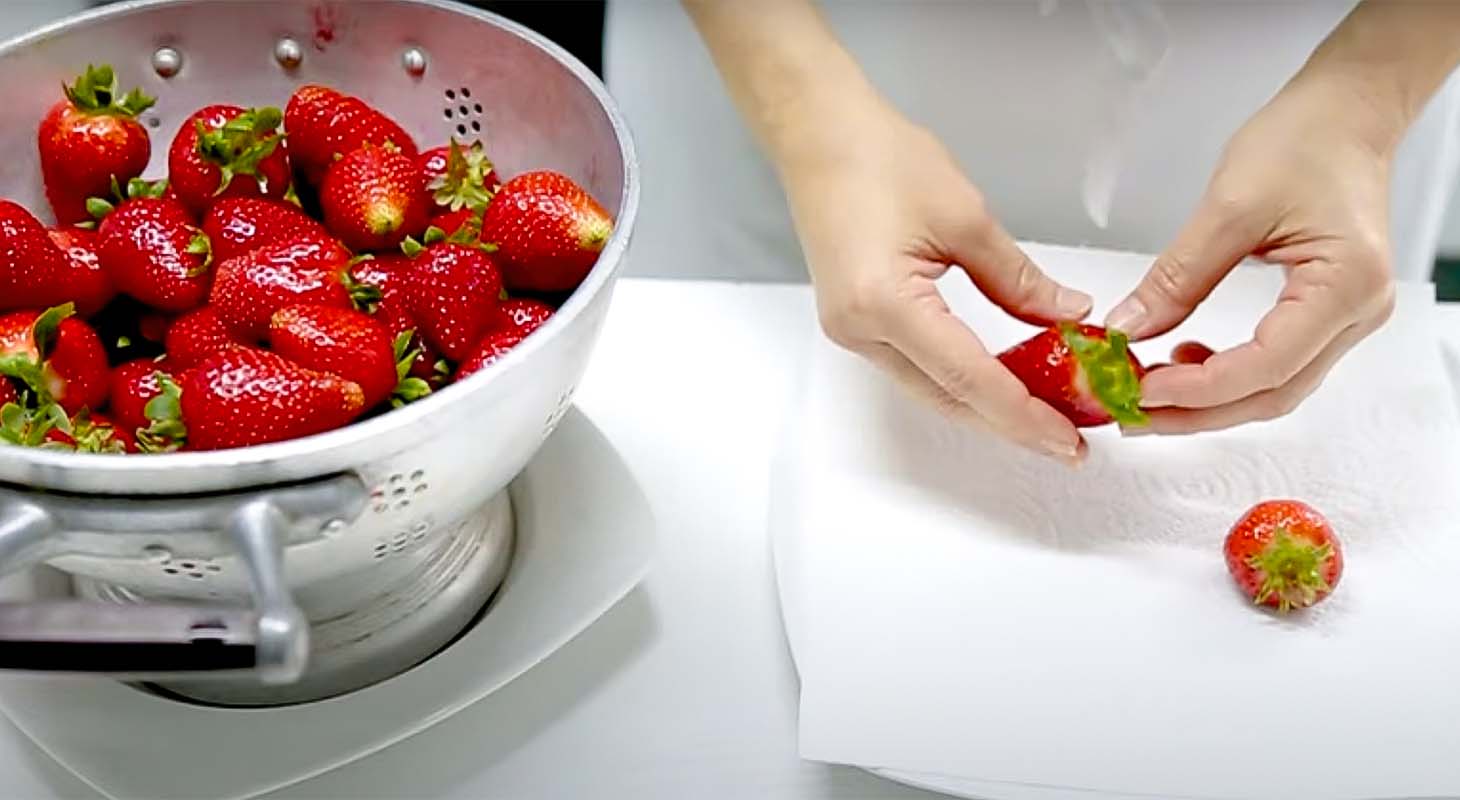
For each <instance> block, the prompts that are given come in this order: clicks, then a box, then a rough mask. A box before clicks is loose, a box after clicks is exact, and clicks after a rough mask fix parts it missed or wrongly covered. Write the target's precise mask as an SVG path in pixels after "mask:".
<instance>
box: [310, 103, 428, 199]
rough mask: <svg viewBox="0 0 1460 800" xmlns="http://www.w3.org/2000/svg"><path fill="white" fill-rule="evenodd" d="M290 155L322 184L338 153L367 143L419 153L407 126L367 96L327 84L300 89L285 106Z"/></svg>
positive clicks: (412, 154)
mask: <svg viewBox="0 0 1460 800" xmlns="http://www.w3.org/2000/svg"><path fill="white" fill-rule="evenodd" d="M284 129H285V130H286V131H287V132H288V134H289V141H290V148H291V157H292V159H293V161H294V164H295V166H296V167H297V168H298V169H299V170H300V171H301V172H303V174H304V176H305V179H306V180H307V181H308V182H309V183H310V185H312V186H318V185H319V184H320V182H321V181H322V180H323V179H324V174H325V171H326V170H328V169H329V168H330V165H331V164H333V163H334V160H335V159H336V157H339V156H343V155H345V154H347V153H350V152H352V151H354V150H357V149H359V148H360V147H361V146H362V145H365V144H371V145H375V146H376V147H381V146H384V145H385V144H387V143H390V144H393V145H395V146H396V148H398V149H399V150H400V151H401V152H402V153H404V154H405V155H406V157H408V158H411V159H414V158H415V157H416V153H417V150H416V143H415V141H414V140H413V139H412V138H411V136H410V134H408V133H406V131H405V129H404V128H402V127H401V126H400V125H399V124H397V123H396V122H395V121H394V120H392V119H391V118H390V117H388V116H386V115H385V114H383V113H381V112H380V111H378V110H376V109H374V108H371V107H370V106H369V105H367V104H366V103H365V102H364V101H362V100H360V99H358V98H355V97H350V96H347V95H344V94H341V93H339V92H337V91H335V90H333V89H329V88H327V87H323V86H315V85H306V86H301V87H299V88H298V89H296V90H295V92H294V95H293V96H292V97H290V98H289V104H288V106H286V107H285V109H284Z"/></svg>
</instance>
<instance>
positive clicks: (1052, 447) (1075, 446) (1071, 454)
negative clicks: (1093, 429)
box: [1044, 439, 1080, 458]
mask: <svg viewBox="0 0 1460 800" xmlns="http://www.w3.org/2000/svg"><path fill="white" fill-rule="evenodd" d="M1044 449H1045V450H1046V451H1048V452H1049V454H1050V455H1053V456H1058V457H1060V458H1075V457H1077V456H1078V455H1079V449H1080V445H1079V443H1078V442H1075V443H1071V442H1064V441H1058V440H1055V439H1049V440H1047V441H1045V443H1044Z"/></svg>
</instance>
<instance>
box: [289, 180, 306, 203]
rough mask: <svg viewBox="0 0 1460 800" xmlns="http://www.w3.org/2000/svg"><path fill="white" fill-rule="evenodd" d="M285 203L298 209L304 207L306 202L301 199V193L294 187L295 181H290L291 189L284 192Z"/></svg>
mask: <svg viewBox="0 0 1460 800" xmlns="http://www.w3.org/2000/svg"><path fill="white" fill-rule="evenodd" d="M284 202H286V203H293V204H294V206H295V207H296V208H303V207H304V201H303V200H300V199H299V191H298V190H297V189H296V188H295V187H294V181H289V187H288V188H287V189H285V190H284Z"/></svg>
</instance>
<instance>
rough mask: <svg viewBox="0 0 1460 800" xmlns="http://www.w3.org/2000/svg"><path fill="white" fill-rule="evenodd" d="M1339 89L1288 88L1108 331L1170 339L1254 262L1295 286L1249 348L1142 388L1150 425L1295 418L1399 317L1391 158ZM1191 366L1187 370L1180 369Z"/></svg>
mask: <svg viewBox="0 0 1460 800" xmlns="http://www.w3.org/2000/svg"><path fill="white" fill-rule="evenodd" d="M1354 105H1355V97H1354V96H1352V95H1351V94H1349V93H1347V92H1346V91H1345V89H1344V87H1343V86H1341V85H1336V84H1324V85H1311V84H1308V85H1302V86H1290V87H1288V88H1287V89H1285V90H1284V91H1283V92H1282V93H1280V94H1279V95H1278V96H1277V97H1276V98H1274V99H1273V101H1272V102H1271V103H1269V104H1268V105H1267V106H1266V107H1264V108H1263V109H1262V110H1261V111H1259V112H1258V113H1257V114H1256V115H1255V116H1254V117H1252V119H1251V120H1249V121H1248V122H1247V124H1246V125H1244V126H1243V127H1242V128H1241V129H1240V130H1239V131H1238V132H1237V133H1236V134H1235V135H1234V136H1233V137H1232V139H1231V141H1229V142H1228V144H1227V149H1226V151H1225V153H1224V154H1223V157H1222V159H1221V162H1220V163H1219V165H1218V167H1217V169H1216V171H1215V173H1214V174H1213V176H1212V178H1211V181H1210V183H1209V185H1208V187H1207V190H1206V193H1205V195H1204V196H1203V197H1202V199H1201V201H1200V203H1199V204H1198V206H1197V209H1196V213H1195V214H1194V215H1193V216H1192V217H1191V219H1190V220H1189V221H1188V222H1187V224H1186V226H1185V228H1184V229H1182V231H1181V232H1180V233H1179V234H1178V235H1177V237H1176V239H1175V241H1174V242H1173V243H1172V244H1171V245H1170V246H1169V247H1168V248H1167V249H1166V251H1165V252H1163V253H1162V254H1161V255H1160V256H1159V257H1158V258H1157V259H1156V260H1155V262H1154V263H1153V264H1152V266H1151V268H1150V270H1149V272H1148V273H1147V274H1146V276H1145V278H1144V279H1143V280H1142V281H1141V283H1140V285H1139V286H1137V287H1136V289H1135V291H1134V292H1133V293H1132V294H1131V295H1130V296H1129V297H1127V298H1126V300H1125V301H1123V302H1122V303H1121V304H1120V305H1118V306H1116V308H1115V309H1114V310H1113V311H1111V313H1110V315H1109V317H1108V318H1107V320H1106V323H1107V324H1108V325H1109V326H1111V327H1114V328H1118V329H1121V330H1124V331H1126V333H1128V334H1129V335H1130V336H1131V338H1132V339H1133V340H1138V339H1148V338H1150V337H1153V336H1158V335H1160V334H1163V333H1165V332H1167V331H1169V330H1171V329H1172V328H1174V327H1175V326H1176V325H1177V324H1179V323H1180V322H1181V321H1182V320H1184V319H1186V318H1187V316H1189V315H1190V314H1191V312H1192V311H1193V310H1194V309H1195V307H1196V306H1197V304H1199V303H1200V302H1201V301H1202V300H1203V299H1205V298H1206V296H1207V295H1208V294H1209V293H1210V292H1211V291H1212V289H1213V288H1214V287H1215V286H1216V285H1217V283H1218V282H1219V281H1220V280H1221V279H1222V278H1223V277H1224V276H1225V275H1226V274H1227V273H1228V272H1230V271H1231V270H1232V268H1233V267H1234V266H1235V265H1236V264H1237V263H1238V262H1239V261H1241V260H1242V259H1243V258H1244V257H1247V256H1249V255H1250V256H1254V257H1256V258H1260V259H1262V260H1264V261H1267V262H1269V263H1274V264H1280V265H1282V266H1283V267H1284V269H1285V271H1286V272H1287V282H1286V284H1285V285H1284V287H1283V291H1282V293H1281V295H1280V296H1279V298H1278V301H1277V303H1276V305H1275V306H1274V307H1273V309H1272V310H1271V311H1269V312H1268V313H1267V314H1266V316H1264V317H1263V318H1262V320H1261V322H1260V323H1259V324H1258V325H1257V330H1256V332H1255V333H1254V335H1253V337H1252V339H1251V340H1250V341H1248V342H1246V343H1244V344H1242V345H1239V346H1237V347H1234V348H1232V349H1230V350H1226V351H1224V352H1219V353H1216V354H1214V355H1212V356H1211V357H1210V358H1207V359H1206V360H1204V361H1202V362H1201V363H1177V364H1176V365H1174V366H1171V367H1166V368H1163V369H1158V370H1154V371H1153V372H1151V373H1150V374H1149V375H1148V376H1147V377H1146V379H1145V380H1144V382H1143V385H1142V397H1143V401H1142V404H1143V406H1145V407H1146V408H1147V409H1148V410H1149V412H1150V418H1151V422H1150V426H1149V427H1148V428H1146V429H1142V430H1140V431H1130V432H1143V431H1145V430H1149V431H1151V432H1155V433H1194V432H1197V431H1207V430H1215V429H1220V428H1227V427H1231V426H1234V425H1239V424H1242V423H1245V422H1251V421H1255V420H1267V419H1273V418H1276V417H1279V416H1282V415H1285V414H1287V413H1289V412H1291V411H1292V410H1294V409H1295V408H1297V407H1298V405H1299V404H1300V403H1301V402H1302V401H1303V400H1304V399H1305V398H1306V397H1308V395H1309V394H1311V393H1312V392H1313V390H1314V389H1316V388H1317V387H1318V385H1319V384H1320V383H1321V382H1322V381H1323V378H1324V377H1325V376H1326V375H1327V374H1328V371H1329V370H1330V369H1331V368H1332V367H1333V365H1334V364H1335V363H1336V362H1337V361H1338V360H1339V358H1341V357H1342V356H1343V355H1344V353H1346V352H1348V350H1349V349H1350V348H1352V347H1353V346H1354V345H1355V344H1357V343H1358V342H1359V341H1360V340H1362V339H1363V338H1364V337H1366V336H1368V335H1369V334H1371V333H1373V332H1374V331H1375V330H1377V329H1378V328H1379V327H1380V326H1381V325H1383V323H1384V322H1385V321H1386V320H1387V319H1388V318H1389V315H1390V314H1391V313H1392V312H1393V308H1394V279H1393V275H1392V270H1391V267H1390V255H1389V252H1390V251H1389V235H1388V198H1389V162H1390V151H1388V150H1387V149H1386V148H1384V147H1381V146H1376V145H1375V144H1374V143H1373V140H1372V138H1371V137H1368V136H1366V135H1365V132H1364V131H1361V130H1360V129H1359V126H1358V125H1356V124H1353V123H1352V122H1351V120H1352V119H1353V118H1354V117H1355V116H1358V114H1355V113H1353V112H1354V108H1353V107H1354ZM1180 360H1181V359H1178V362H1179V361H1180Z"/></svg>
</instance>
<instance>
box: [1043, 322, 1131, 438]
mask: <svg viewBox="0 0 1460 800" xmlns="http://www.w3.org/2000/svg"><path fill="white" fill-rule="evenodd" d="M1060 335H1061V336H1062V337H1063V338H1064V340H1065V345H1066V346H1068V347H1069V348H1070V352H1071V353H1073V354H1074V356H1075V361H1076V362H1077V363H1078V364H1079V365H1080V369H1081V371H1082V372H1084V374H1085V381H1086V382H1087V383H1088V384H1089V386H1090V393H1091V394H1093V395H1095V399H1096V400H1098V401H1100V405H1101V406H1102V407H1104V408H1105V410H1106V412H1107V413H1109V414H1110V416H1111V418H1112V419H1114V420H1115V421H1116V422H1118V423H1120V424H1121V425H1126V426H1138V425H1145V424H1146V423H1147V422H1148V421H1149V418H1148V417H1147V416H1146V413H1145V412H1144V411H1142V410H1141V406H1140V402H1141V380H1140V378H1139V377H1138V376H1137V375H1136V370H1135V367H1133V366H1132V365H1131V363H1130V355H1129V349H1128V343H1129V341H1130V340H1129V338H1128V337H1127V336H1126V335H1125V334H1124V333H1122V332H1120V331H1117V330H1109V331H1106V334H1105V338H1104V339H1097V338H1094V337H1091V336H1086V335H1085V334H1084V333H1082V332H1081V331H1080V329H1079V327H1078V326H1076V325H1074V324H1072V323H1064V324H1061V325H1060Z"/></svg>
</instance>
